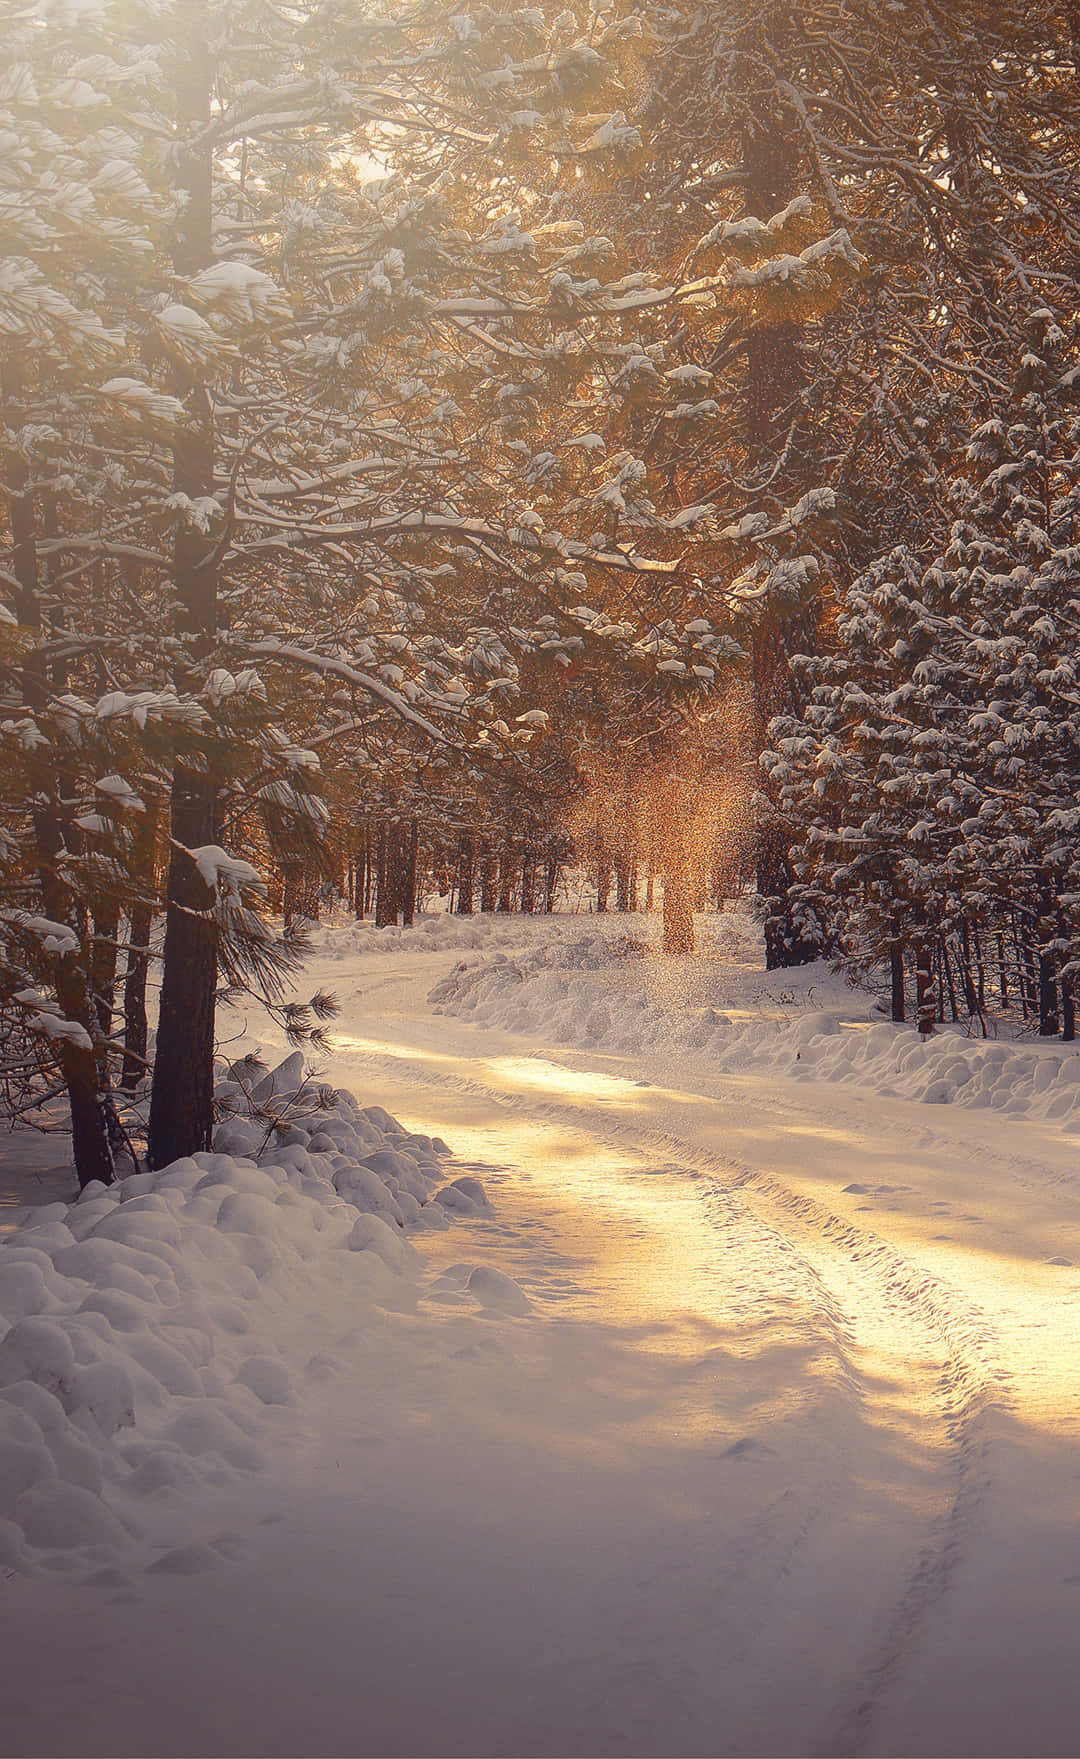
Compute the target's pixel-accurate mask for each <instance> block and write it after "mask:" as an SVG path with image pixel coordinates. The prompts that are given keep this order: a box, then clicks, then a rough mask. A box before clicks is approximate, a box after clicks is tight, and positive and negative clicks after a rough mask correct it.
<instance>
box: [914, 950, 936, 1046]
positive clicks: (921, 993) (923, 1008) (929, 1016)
mask: <svg viewBox="0 0 1080 1759" xmlns="http://www.w3.org/2000/svg"><path fill="white" fill-rule="evenodd" d="M915 996H916V1002H917V1006H918V1015H919V1031H920V1032H921V1033H922V1036H923V1037H924V1038H929V1037H930V1034H931V1033H932V1032H933V1030H934V1021H935V1017H936V1015H937V997H936V995H935V994H934V964H933V953H932V950H931V948H930V947H929V946H927V945H926V944H925V943H922V944H920V946H919V949H918V951H917V952H916V954H915Z"/></svg>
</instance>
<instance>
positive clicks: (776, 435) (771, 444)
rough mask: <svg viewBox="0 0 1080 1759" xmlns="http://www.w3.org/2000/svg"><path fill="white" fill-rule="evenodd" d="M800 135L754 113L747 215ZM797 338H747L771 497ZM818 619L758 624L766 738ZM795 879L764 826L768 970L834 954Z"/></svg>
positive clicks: (788, 414) (755, 433) (749, 417)
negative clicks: (801, 903) (804, 906)
mask: <svg viewBox="0 0 1080 1759" xmlns="http://www.w3.org/2000/svg"><path fill="white" fill-rule="evenodd" d="M758 29H759V31H760V37H761V40H762V42H763V44H764V45H767V47H765V48H763V53H764V54H766V55H767V56H768V57H769V58H770V59H771V60H772V61H773V62H774V63H776V62H777V60H778V61H779V64H780V65H782V64H783V60H784V51H785V47H786V45H787V41H788V38H789V36H790V15H789V9H788V7H787V6H786V5H783V4H779V3H778V0H767V3H766V4H765V5H763V7H762V9H761V14H760V20H759V25H758ZM801 138H802V136H801V130H800V127H799V123H798V118H797V117H796V116H795V114H794V113H793V112H791V111H785V110H781V109H773V110H771V111H769V110H766V111H764V112H761V113H757V114H755V116H754V120H753V123H752V124H748V125H747V127H746V130H745V134H744V138H743V153H742V157H743V174H744V178H745V183H744V189H745V198H744V199H745V212H746V214H747V215H749V216H752V217H754V218H756V219H759V220H763V221H766V220H769V219H770V218H771V217H772V216H773V215H774V214H776V213H778V212H779V211H780V210H781V209H782V208H783V207H785V205H786V204H787V203H788V202H789V201H790V200H791V199H792V197H793V196H794V195H795V194H796V193H797V191H798V181H799V176H800V171H801V157H802V154H801V148H800V144H799V143H800V140H801ZM799 340H800V332H799V328H798V326H797V325H796V324H794V323H790V322H780V323H772V324H756V325H754V326H753V327H752V328H751V329H750V330H749V332H748V335H747V338H746V374H745V380H744V400H743V416H744V429H745V436H746V452H747V463H748V466H749V472H750V476H751V479H753V477H754V476H755V475H757V476H761V477H767V478H769V485H770V486H769V492H770V494H771V495H784V494H786V493H790V494H791V495H792V496H793V497H794V496H796V495H797V494H799V493H801V492H802V490H803V488H804V487H805V483H804V482H802V481H801V479H800V473H799V470H798V468H797V467H796V466H797V463H798V459H799V453H800V448H799V446H798V444H797V443H795V444H793V445H791V446H790V448H789V462H788V464H787V466H786V468H785V469H784V471H783V474H782V475H780V476H777V475H776V466H777V456H778V453H779V451H780V448H781V446H782V445H787V442H788V438H789V432H790V427H791V422H792V419H793V417H792V410H793V409H794V410H795V411H796V416H795V418H794V419H797V411H798V397H799V392H800V391H801V389H802V386H803V383H804V380H805V370H804V368H803V365H802V359H801V356H800V352H799ZM812 624H813V619H812V617H811V616H809V615H807V614H806V613H800V614H798V615H795V616H789V617H785V618H783V619H781V620H780V621H779V622H773V623H770V622H769V621H768V620H767V619H765V618H763V619H762V621H761V624H760V626H759V628H758V630H757V631H756V634H755V637H754V649H753V683H754V698H755V704H756V707H757V719H758V725H759V728H760V733H759V738H762V739H763V737H764V734H765V730H766V729H767V727H768V724H769V721H770V719H771V718H772V716H773V715H776V714H780V713H783V712H786V711H788V710H797V709H798V708H799V706H800V704H799V700H798V690H797V688H796V681H795V678H794V675H793V673H792V670H791V665H790V656H791V654H792V652H795V651H801V652H803V653H807V652H813V651H814V650H815V647H816V635H815V632H814V630H813V627H812ZM763 791H764V792H765V793H766V795H768V794H769V792H770V789H769V784H768V783H767V782H766V783H763ZM793 878H794V875H793V873H792V870H791V864H790V862H789V860H788V841H787V836H786V833H785V831H784V828H783V826H782V825H780V824H779V823H778V822H775V821H774V822H772V823H770V824H766V825H765V826H764V827H763V829H762V832H761V839H760V844H759V850H758V860H757V889H758V894H759V896H760V897H761V898H762V899H765V900H767V901H768V902H767V914H766V919H765V964H766V968H767V969H768V970H770V971H777V970H784V969H786V968H787V967H789V966H793V965H807V964H811V963H812V962H813V961H814V960H815V959H821V958H824V957H826V956H827V954H828V952H829V948H828V946H827V944H826V942H825V940H824V939H823V938H819V936H818V935H817V934H816V933H813V932H811V931H810V930H809V929H808V928H807V927H806V925H805V924H802V925H800V924H798V923H797V922H796V919H795V913H794V911H793V908H792V903H791V899H790V896H789V888H790V887H791V884H792V881H793Z"/></svg>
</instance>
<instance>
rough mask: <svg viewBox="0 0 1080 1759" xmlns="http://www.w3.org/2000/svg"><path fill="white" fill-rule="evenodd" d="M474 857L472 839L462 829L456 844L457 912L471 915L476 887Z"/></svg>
mask: <svg viewBox="0 0 1080 1759" xmlns="http://www.w3.org/2000/svg"><path fill="white" fill-rule="evenodd" d="M475 868H476V858H475V853H474V849H473V840H472V837H471V836H470V835H469V833H468V832H467V831H463V832H462V835H461V841H460V843H459V844H458V877H457V894H458V896H457V914H458V915H459V916H471V915H472V913H473V892H474V890H475V888H476V877H475Z"/></svg>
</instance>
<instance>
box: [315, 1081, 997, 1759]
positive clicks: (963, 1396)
mask: <svg viewBox="0 0 1080 1759" xmlns="http://www.w3.org/2000/svg"><path fill="white" fill-rule="evenodd" d="M348 1055H349V1056H350V1057H353V1058H358V1059H359V1060H361V1061H363V1062H365V1063H369V1064H371V1065H376V1066H378V1065H380V1064H382V1062H383V1059H381V1058H380V1057H379V1056H378V1055H377V1054H374V1053H367V1052H364V1051H360V1050H350V1052H349V1053H348ZM533 1060H535V1061H536V1062H538V1063H539V1062H544V1061H546V1059H543V1058H540V1057H536V1058H534V1059H533ZM383 1066H385V1065H383ZM394 1066H395V1072H396V1073H398V1074H400V1075H402V1076H403V1077H405V1078H406V1079H407V1080H410V1081H412V1082H415V1083H416V1084H417V1085H423V1086H425V1087H430V1086H437V1087H442V1088H445V1089H450V1090H453V1091H456V1092H459V1093H463V1094H468V1095H471V1096H476V1097H482V1098H483V1099H484V1100H485V1101H487V1102H488V1103H490V1104H493V1105H497V1106H499V1107H501V1108H504V1109H513V1111H514V1112H515V1113H516V1114H518V1115H521V1114H525V1115H527V1116H529V1117H532V1118H535V1119H537V1121H539V1122H542V1123H545V1124H556V1123H563V1124H572V1125H573V1126H574V1127H575V1128H577V1129H578V1130H580V1131H582V1132H583V1133H585V1134H587V1135H589V1136H591V1137H592V1138H593V1139H594V1140H597V1141H598V1142H601V1143H604V1144H606V1145H608V1146H614V1147H617V1148H619V1149H622V1150H624V1151H625V1150H627V1149H630V1150H633V1151H635V1152H636V1153H638V1154H640V1153H641V1152H642V1151H643V1150H647V1151H649V1152H653V1151H655V1152H656V1153H657V1155H658V1156H662V1157H663V1158H665V1159H666V1160H667V1162H668V1163H669V1164H670V1165H671V1166H672V1168H673V1170H677V1171H681V1172H683V1173H685V1174H691V1175H699V1174H700V1173H701V1172H702V1170H706V1171H708V1172H710V1173H712V1174H713V1175H715V1176H716V1178H717V1179H718V1181H719V1184H720V1189H721V1190H722V1191H723V1192H724V1193H726V1194H727V1195H728V1196H729V1197H732V1196H735V1195H736V1194H738V1197H739V1198H740V1199H741V1201H742V1203H743V1204H745V1206H746V1209H747V1211H748V1214H749V1216H750V1217H752V1218H753V1219H754V1220H755V1221H756V1222H757V1223H758V1224H759V1226H760V1227H764V1228H765V1229H766V1230H767V1234H768V1236H769V1239H768V1241H767V1244H768V1246H769V1247H770V1248H771V1250H773V1251H774V1252H777V1253H779V1255H780V1257H781V1258H783V1257H784V1256H786V1255H794V1256H795V1258H796V1259H797V1261H798V1262H799V1264H800V1265H801V1267H802V1268H803V1271H804V1273H805V1277H806V1279H807V1282H808V1284H809V1293H810V1297H811V1299H812V1301H813V1302H814V1304H815V1309H816V1312H817V1315H818V1317H819V1319H821V1320H823V1321H824V1322H825V1329H826V1330H827V1332H828V1333H829V1334H830V1336H831V1339H832V1342H833V1345H834V1347H835V1350H836V1352H837V1355H838V1358H839V1361H840V1363H841V1364H842V1366H843V1374H844V1379H845V1380H846V1381H847V1382H848V1386H849V1390H850V1391H851V1392H852V1393H853V1394H854V1395H855V1396H856V1398H858V1397H859V1396H860V1395H859V1387H858V1382H857V1378H856V1374H857V1371H856V1370H855V1369H854V1368H853V1365H852V1358H853V1357H854V1356H856V1355H857V1354H858V1351H859V1348H860V1342H859V1337H860V1326H861V1327H862V1329H863V1331H864V1332H865V1329H866V1324H867V1318H866V1316H868V1315H873V1314H875V1312H880V1311H881V1309H882V1306H884V1309H885V1311H886V1312H887V1314H888V1315H889V1325H890V1329H892V1330H893V1332H894V1334H895V1333H896V1332H900V1333H906V1334H907V1337H908V1340H909V1343H913V1344H914V1346H915V1347H914V1348H913V1349H911V1350H910V1354H911V1355H918V1354H919V1353H920V1346H922V1348H923V1349H925V1345H926V1344H927V1343H929V1344H930V1346H931V1349H932V1351H933V1352H934V1354H935V1355H936V1356H937V1357H938V1359H939V1363H940V1367H939V1371H938V1373H937V1377H936V1384H934V1385H933V1387H932V1389H930V1390H931V1391H932V1395H933V1399H934V1403H935V1405H936V1408H937V1413H938V1420H939V1422H940V1425H941V1429H942V1432H943V1434H944V1436H945V1438H946V1442H947V1451H948V1462H949V1473H950V1477H951V1487H950V1493H949V1497H948V1506H947V1508H946V1510H945V1512H944V1515H943V1516H942V1517H941V1518H940V1519H939V1521H938V1522H937V1523H936V1525H935V1527H934V1529H933V1531H932V1533H931V1536H930V1539H929V1540H928V1542H927V1543H926V1544H925V1545H924V1546H923V1548H922V1549H921V1550H920V1552H919V1555H918V1557H917V1559H916V1561H915V1564H914V1567H913V1569H912V1571H911V1573H910V1576H909V1578H908V1580H907V1583H906V1586H905V1587H904V1589H903V1592H902V1593H901V1595H900V1597H899V1599H898V1600H897V1602H896V1604H895V1605H894V1607H893V1609H892V1611H891V1614H890V1615H889V1616H888V1618H887V1620H886V1621H885V1624H884V1628H883V1629H881V1628H880V1627H879V1630H878V1633H877V1636H876V1638H875V1639H874V1643H873V1649H872V1653H870V1655H869V1656H868V1658H867V1660H866V1662H865V1664H864V1667H863V1671H862V1674H861V1677H860V1679H859V1682H858V1685H857V1687H856V1689H855V1690H854V1691H853V1692H852V1693H851V1694H850V1696H849V1698H848V1701H847V1702H846V1703H845V1704H844V1705H841V1706H838V1707H837V1709H836V1711H835V1713H834V1714H833V1715H832V1717H831V1718H830V1719H829V1722H828V1726H827V1727H826V1728H825V1729H824V1730H823V1731H822V1732H821V1734H820V1736H819V1738H818V1740H817V1741H816V1742H815V1743H814V1745H813V1747H812V1748H811V1750H812V1751H813V1752H815V1753H818V1754H820V1755H826V1756H828V1759H841V1756H844V1755H851V1754H855V1753H858V1752H860V1751H863V1750H865V1748H866V1746H867V1744H868V1742H869V1740H870V1737H871V1731H872V1728H873V1725H874V1720H875V1715H876V1711H877V1709H878V1706H879V1704H880V1701H881V1699H882V1696H883V1694H884V1693H885V1692H886V1690H887V1689H888V1688H889V1687H890V1685H891V1684H892V1683H893V1682H894V1681H895V1680H896V1679H897V1678H898V1677H899V1675H900V1674H901V1673H902V1671H903V1667H904V1664H905V1661H906V1659H907V1657H908V1655H909V1654H910V1651H911V1649H912V1646H913V1644H914V1642H915V1640H916V1638H917V1637H918V1635H919V1633H920V1631H921V1629H922V1627H923V1625H924V1622H925V1620H926V1618H927V1616H928V1614H929V1613H930V1612H931V1610H932V1609H933V1608H934V1607H935V1606H936V1605H937V1604H938V1603H939V1601H940V1600H941V1598H942V1597H943V1595H944V1594H945V1592H946V1590H947V1588H948V1586H949V1583H950V1580H951V1578H952V1576H953V1574H954V1572H955V1570H956V1568H957V1566H958V1565H959V1564H960V1563H961V1562H962V1560H963V1558H964V1557H965V1555H966V1554H967V1552H968V1551H969V1549H970V1547H971V1545H972V1543H973V1540H974V1536H975V1533H976V1532H977V1530H978V1526H979V1522H980V1510H981V1506H982V1503H983V1500H984V1497H985V1492H986V1488H987V1485H988V1483H989V1468H988V1465H987V1461H986V1453H987V1443H986V1441H985V1438H984V1437H983V1435H982V1434H981V1433H980V1419H981V1418H982V1417H983V1415H984V1413H986V1412H987V1411H989V1410H991V1409H994V1408H996V1409H999V1410H1000V1409H1002V1408H1004V1407H1006V1406H1007V1405H1008V1404H1009V1402H1010V1400H1009V1385H1010V1382H1009V1376H1008V1374H1007V1372H1006V1370H1005V1368H1004V1366H1003V1363H1002V1361H1001V1356H1000V1343H999V1339H998V1337H997V1335H996V1332H995V1330H994V1327H993V1326H992V1324H991V1322H990V1320H989V1319H988V1317H987V1315H986V1314H985V1313H984V1312H983V1311H982V1310H981V1309H980V1308H979V1307H978V1306H977V1305H976V1304H975V1303H974V1302H973V1301H971V1300H970V1299H969V1298H968V1297H967V1296H966V1295H964V1294H963V1293H962V1292H961V1291H960V1290H958V1289H957V1288H955V1287H954V1286H953V1285H951V1284H950V1283H948V1282H947V1281H946V1280H945V1279H944V1278H942V1277H940V1276H938V1275H936V1274H934V1273H932V1272H930V1271H928V1270H927V1269H926V1268H925V1267H924V1266H922V1265H920V1264H918V1263H917V1262H916V1261H914V1260H912V1259H910V1258H907V1257H906V1256H905V1255H904V1254H903V1253H902V1252H901V1251H900V1250H899V1249H898V1248H896V1247H895V1246H893V1245H891V1244H890V1243H888V1242H887V1241H885V1240H884V1239H882V1238H881V1236H880V1235H878V1234H876V1233H874V1232H873V1231H872V1230H871V1229H869V1228H868V1227H866V1226H864V1225H862V1224H859V1223H855V1222H852V1221H850V1220H848V1219H847V1218H845V1217H843V1216H840V1215H837V1214H836V1213H835V1211H833V1210H830V1209H829V1208H828V1207H827V1205H826V1204H824V1203H822V1202H820V1201H819V1200H818V1199H816V1198H813V1197H809V1196H806V1195H804V1194H803V1193H800V1192H797V1191H794V1190H793V1189H792V1188H791V1187H790V1186H788V1185H786V1184H785V1183H784V1181H783V1179H782V1178H781V1177H780V1176H779V1175H776V1174H773V1173H770V1172H768V1171H764V1170H762V1169H761V1168H757V1167H752V1166H750V1165H748V1164H747V1163H746V1162H744V1161H742V1160H739V1159H737V1158H735V1157H732V1156H730V1155H727V1154H721V1153H719V1152H717V1151H716V1150H715V1149H711V1148H707V1147H705V1146H704V1145H701V1144H698V1143H695V1142H693V1141H692V1140H690V1139H688V1137H687V1136H685V1135H682V1134H680V1133H679V1132H678V1131H677V1130H672V1129H665V1128H658V1127H656V1126H655V1125H648V1124H644V1123H642V1122H641V1121H639V1120H635V1121H634V1122H633V1123H626V1124H622V1123H621V1122H620V1121H619V1120H618V1119H616V1118H614V1117H613V1116H612V1115H611V1113H610V1112H608V1111H606V1110H605V1109H604V1108H603V1107H601V1106H595V1107H589V1106H586V1105H582V1104H580V1103H575V1102H573V1101H562V1100H560V1101H553V1100H536V1099H531V1098H524V1097H523V1096H521V1095H520V1094H517V1093H512V1094H508V1093H506V1092H503V1091H501V1090H500V1089H498V1088H497V1087H494V1086H490V1085H488V1084H487V1083H485V1082H483V1081H482V1080H478V1079H476V1078H475V1077H466V1076H461V1075H454V1074H450V1073H448V1072H446V1071H445V1070H433V1069H432V1067H431V1065H430V1064H429V1063H427V1062H425V1061H422V1060H419V1059H418V1060H416V1061H413V1060H411V1059H409V1058H408V1057H398V1056H395V1059H394ZM555 1066H556V1067H557V1066H558V1065H555ZM694 1097H700V1096H696V1095H695V1096H694ZM716 1103H717V1104H718V1105H719V1104H722V1103H723V1102H722V1101H717V1102H716ZM784 1109H785V1110H787V1109H788V1108H787V1107H785V1108H784ZM792 1109H794V1108H792ZM762 1209H764V1210H765V1211H766V1212H771V1214H772V1217H773V1218H774V1219H773V1220H772V1221H771V1222H770V1221H768V1220H767V1219H766V1215H763V1214H762V1213H761V1211H762ZM778 1223H779V1225H777V1224H778ZM791 1224H794V1225H795V1227H796V1228H797V1229H798V1230H799V1233H800V1236H801V1237H800V1240H799V1244H798V1245H796V1244H795V1243H794V1242H793V1241H792V1240H791V1238H790V1237H789V1235H788V1234H787V1233H785V1232H784V1231H783V1230H784V1228H785V1227H786V1226H790V1225H791ZM837 1285H839V1287H840V1288H841V1289H843V1290H844V1291H845V1294H844V1297H841V1295H840V1294H839V1293H838V1288H837ZM874 1323H875V1324H876V1323H878V1322H877V1321H875V1322H874ZM822 1512H823V1511H822ZM814 1525H816V1519H815V1518H814V1515H813V1513H811V1515H810V1517H809V1518H808V1519H806V1520H803V1521H801V1522H796V1523H795V1528H796V1534H795V1539H794V1544H793V1545H789V1546H788V1547H787V1548H786V1550H785V1552H784V1553H783V1555H782V1559H781V1561H780V1562H779V1563H778V1565H777V1568H776V1570H775V1571H770V1572H769V1574H770V1575H773V1576H775V1577H780V1576H782V1575H783V1574H786V1573H789V1572H790V1570H791V1568H792V1567H793V1563H794V1555H795V1552H796V1551H797V1550H798V1549H799V1548H800V1546H801V1545H803V1544H804V1543H805V1541H806V1538H807V1536H808V1534H809V1532H810V1530H811V1528H812V1527H813V1526H814ZM757 1587H758V1590H759V1592H758V1593H756V1594H755V1596H754V1598H755V1600H756V1602H757V1606H758V1609H759V1612H760V1619H761V1621H762V1622H763V1621H764V1619H765V1618H767V1616H768V1610H769V1605H770V1596H769V1592H768V1584H766V1583H761V1582H759V1583H758V1584H757Z"/></svg>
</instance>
